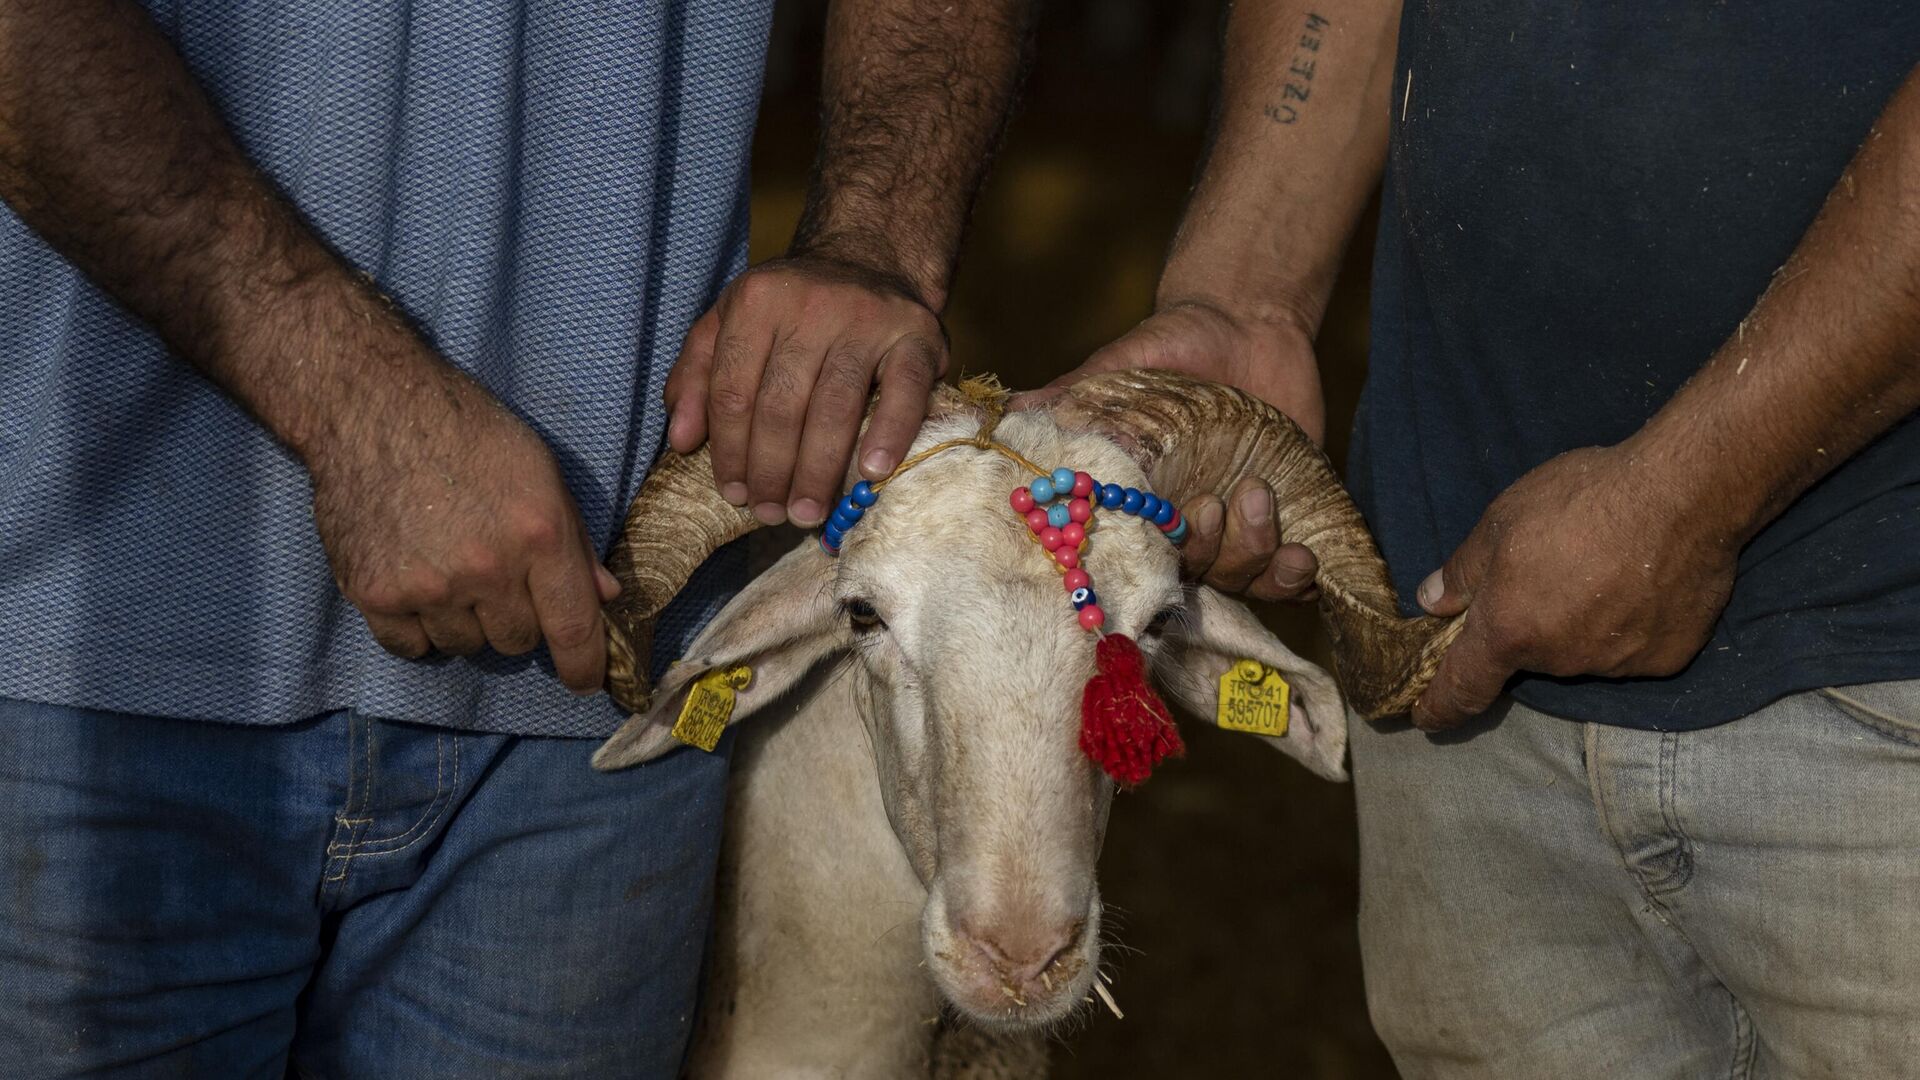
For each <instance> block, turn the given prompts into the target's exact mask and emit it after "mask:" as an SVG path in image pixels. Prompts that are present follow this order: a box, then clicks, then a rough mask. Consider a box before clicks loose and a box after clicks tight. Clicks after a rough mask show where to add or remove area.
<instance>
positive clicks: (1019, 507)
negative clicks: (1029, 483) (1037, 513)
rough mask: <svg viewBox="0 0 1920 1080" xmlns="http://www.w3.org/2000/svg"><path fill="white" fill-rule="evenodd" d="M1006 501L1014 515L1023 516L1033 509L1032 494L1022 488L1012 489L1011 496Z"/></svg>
mask: <svg viewBox="0 0 1920 1080" xmlns="http://www.w3.org/2000/svg"><path fill="white" fill-rule="evenodd" d="M1007 501H1008V502H1010V503H1012V504H1013V512H1014V513H1016V514H1024V513H1026V512H1027V511H1029V510H1031V509H1033V492H1031V491H1029V490H1028V489H1026V488H1024V487H1017V488H1014V489H1013V494H1012V495H1009V496H1007Z"/></svg>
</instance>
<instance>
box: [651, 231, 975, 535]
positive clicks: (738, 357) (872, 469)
mask: <svg viewBox="0 0 1920 1080" xmlns="http://www.w3.org/2000/svg"><path fill="white" fill-rule="evenodd" d="M946 370H947V339H946V333H945V331H944V330H943V329H942V328H941V326H940V319H939V317H938V316H936V315H935V314H934V313H933V311H932V310H931V309H930V308H929V307H927V306H926V305H925V304H923V303H921V302H920V301H919V300H918V299H915V298H914V297H913V295H912V294H911V293H910V292H909V291H908V289H907V288H906V287H905V286H904V285H901V284H897V283H895V282H893V281H891V280H889V279H888V278H887V277H885V276H883V275H880V274H876V273H873V272H870V271H867V270H864V269H862V268H860V267H857V266H854V265H851V264H848V263H842V262H837V261H834V260H831V259H828V258H824V257H821V256H814V255H803V256H799V257H794V258H785V259H775V260H772V261H770V262H765V263H761V264H760V265H759V266H756V267H754V268H753V269H751V270H749V271H747V272H746V273H745V274H742V275H741V276H740V277H738V278H736V279H735V280H734V281H733V283H732V284H731V285H729V286H727V289H726V291H725V292H723V293H721V294H720V299H719V301H718V302H717V303H716V304H714V306H713V310H711V311H709V312H707V313H706V315H704V316H702V317H701V318H700V320H699V321H698V322H696V323H694V324H693V329H692V330H691V331H690V332H689V333H688V334H687V340H686V344H685V345H683V346H682V347H681V350H680V359H679V360H678V361H677V362H676V363H675V364H674V368H673V374H672V375H670V376H669V377H668V379H667V390H666V398H667V407H668V409H669V410H671V419H670V421H669V422H668V427H667V439H668V442H669V443H670V444H671V445H672V446H673V448H674V449H675V450H677V451H679V452H680V453H683V454H685V453H690V452H692V451H693V450H694V449H695V448H697V447H698V446H699V445H700V443H701V442H702V441H703V440H704V441H706V442H708V443H710V444H711V449H712V454H713V477H714V482H715V483H716V484H718V485H719V487H720V492H721V494H722V495H723V496H724V497H725V498H726V499H727V501H729V502H731V503H733V504H734V505H736V506H751V507H753V512H754V516H755V517H757V518H759V519H760V520H761V521H762V522H764V523H766V524H768V525H778V524H780V523H781V522H782V521H786V520H788V519H791V520H792V521H793V523H794V524H796V525H800V526H802V527H805V528H812V527H814V526H816V525H818V524H820V522H821V521H823V520H825V518H826V515H827V512H828V510H830V509H831V508H832V506H833V503H834V500H835V499H836V498H838V497H839V494H840V487H841V485H842V483H843V482H844V479H845V477H846V473H847V462H848V458H849V456H850V455H851V453H852V451H853V443H854V439H855V437H856V436H857V435H858V434H859V431H860V420H861V417H862V416H863V415H864V414H865V411H866V406H867V398H868V393H869V391H871V390H872V389H873V387H874V385H875V384H876V383H878V385H879V388H880V399H879V404H878V405H877V406H876V407H875V409H874V414H873V422H872V423H871V424H870V425H868V428H867V434H866V437H865V439H864V440H863V441H862V442H861V446H860V471H861V472H862V474H864V475H865V476H866V477H867V478H868V479H873V480H877V479H879V478H880V477H883V476H885V475H886V474H887V473H888V472H889V471H891V470H892V469H893V467H894V466H895V465H897V464H899V462H900V460H901V458H902V457H903V456H904V455H905V454H906V450H907V447H908V446H909V445H911V444H912V442H913V437H914V435H915V433H917V432H918V431H919V430H920V421H921V420H923V419H925V417H926V412H927V393H928V391H929V390H931V389H932V387H933V384H934V383H935V382H936V381H938V380H939V378H940V377H941V376H942V375H944V374H946Z"/></svg>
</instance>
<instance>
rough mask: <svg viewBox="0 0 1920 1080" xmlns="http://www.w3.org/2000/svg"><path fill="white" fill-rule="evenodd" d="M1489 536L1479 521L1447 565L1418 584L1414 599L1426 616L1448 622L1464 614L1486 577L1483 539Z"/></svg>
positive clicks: (1485, 548)
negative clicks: (1447, 620) (1432, 616)
mask: <svg viewBox="0 0 1920 1080" xmlns="http://www.w3.org/2000/svg"><path fill="white" fill-rule="evenodd" d="M1488 532H1489V530H1488V528H1487V523H1486V522H1485V521H1484V520H1483V521H1481V522H1480V524H1479V525H1477V526H1475V527H1474V530H1473V532H1471V533H1469V534H1467V539H1466V540H1465V541H1464V542H1463V543H1461V545H1460V546H1459V547H1458V548H1455V549H1454V552H1453V557H1452V558H1450V559H1448V560H1447V562H1446V565H1445V566H1442V567H1441V568H1440V569H1438V570H1435V571H1434V572H1433V573H1431V574H1428V575H1427V579H1426V580H1425V581H1422V582H1421V583H1420V591H1419V593H1418V596H1417V599H1418V600H1419V601H1420V606H1421V607H1422V608H1424V609H1425V610H1426V612H1427V614H1429V615H1438V616H1441V617H1442V618H1448V617H1451V616H1454V615H1458V614H1460V613H1461V612H1463V611H1465V610H1467V605H1468V604H1469V603H1471V602H1472V600H1473V594H1474V592H1475V591H1477V590H1478V589H1479V587H1480V579H1481V578H1482V577H1483V576H1484V575H1485V573H1486V568H1487V559H1488V557H1489V555H1490V553H1491V552H1490V548H1489V546H1488V541H1487V539H1486V537H1487V535H1488Z"/></svg>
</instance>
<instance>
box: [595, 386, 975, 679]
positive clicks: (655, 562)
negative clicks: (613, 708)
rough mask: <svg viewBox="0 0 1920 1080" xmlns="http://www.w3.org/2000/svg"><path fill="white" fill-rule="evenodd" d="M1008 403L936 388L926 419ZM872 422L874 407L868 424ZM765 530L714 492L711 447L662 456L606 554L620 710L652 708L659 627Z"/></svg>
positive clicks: (611, 670)
mask: <svg viewBox="0 0 1920 1080" xmlns="http://www.w3.org/2000/svg"><path fill="white" fill-rule="evenodd" d="M1003 397H1004V392H1003V391H1001V390H1000V389H999V387H998V384H996V383H992V382H991V381H990V380H988V381H975V382H972V383H969V384H967V385H965V386H962V387H960V388H958V389H956V388H954V387H950V386H945V385H940V386H936V387H934V389H933V393H932V395H931V397H930V398H929V400H928V410H927V418H928V419H930V420H931V419H937V418H939V417H942V416H947V415H952V414H953V413H955V412H958V411H961V410H970V411H974V412H983V411H984V409H985V408H986V407H987V406H986V404H985V403H986V402H989V401H991V402H993V405H992V407H993V408H995V409H997V408H998V407H999V404H998V403H999V400H1000V399H1001V398H1003ZM872 416H873V408H872V404H871V403H869V405H868V408H867V417H868V418H869V419H871V418H872ZM848 482H849V483H851V482H852V480H851V479H849V481H848ZM760 527H761V525H760V522H759V520H758V519H757V518H755V517H754V516H753V514H752V512H750V511H748V510H746V509H744V508H742V507H738V506H734V505H733V504H732V503H729V502H727V501H726V500H725V499H723V498H721V497H720V493H719V492H718V491H717V490H715V488H714V483H713V459H712V458H711V457H710V456H709V454H708V452H707V447H706V446H705V445H702V446H701V447H700V448H699V449H698V450H695V451H694V452H693V453H691V454H685V455H682V454H676V453H674V452H673V451H671V450H668V451H666V452H664V453H662V454H661V455H660V459H659V460H658V461H657V462H655V463H654V467H653V471H652V472H651V473H649V474H648V475H647V479H646V482H645V483H644V484H642V485H641V487H640V494H638V495H636V496H634V499H633V505H632V506H630V507H628V508H627V520H626V524H625V525H623V526H622V527H621V530H620V536H619V538H618V539H616V540H615V541H614V543H613V549H612V550H611V551H609V552H608V553H607V569H608V570H609V571H611V572H612V573H613V576H614V577H615V578H616V579H617V580H618V581H619V582H620V595H619V596H617V597H615V598H614V599H613V602H612V603H610V604H607V605H606V606H605V607H604V608H602V609H601V616H602V618H603V621H604V622H605V623H606V627H607V692H608V693H609V694H611V695H612V697H613V700H614V701H615V702H617V703H619V705H620V707H621V708H624V709H626V710H627V711H629V712H636V713H637V712H643V711H645V709H646V707H647V698H648V696H649V695H650V694H651V693H652V692H653V680H652V679H651V678H650V671H651V666H652V657H653V624H654V620H656V619H658V618H659V617H660V612H661V610H662V609H664V608H665V607H666V606H667V603H668V602H669V601H671V600H672V599H673V598H674V596H675V595H677V594H678V593H679V592H680V590H681V589H683V588H685V587H686V584H687V579H689V578H691V577H692V576H693V572H694V571H695V570H698V569H699V568H700V564H701V563H703V562H706V561H707V557H708V556H709V555H712V554H713V553H714V552H715V551H717V550H719V548H720V546H721V545H722V544H725V543H728V542H730V541H733V540H737V539H739V538H740V537H742V536H745V535H747V534H748V533H750V532H752V531H754V530H755V529H758V528H760Z"/></svg>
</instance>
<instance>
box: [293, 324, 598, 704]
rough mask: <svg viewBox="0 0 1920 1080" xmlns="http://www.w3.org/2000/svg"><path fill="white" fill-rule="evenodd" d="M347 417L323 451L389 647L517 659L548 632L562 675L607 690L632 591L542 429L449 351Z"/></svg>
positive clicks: (344, 579)
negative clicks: (612, 640)
mask: <svg viewBox="0 0 1920 1080" xmlns="http://www.w3.org/2000/svg"><path fill="white" fill-rule="evenodd" d="M369 399H371V400H375V401H379V402H381V403H382V407H379V408H376V409H369V410H365V411H360V410H356V411H355V414H354V415H351V416H344V417H341V418H339V419H337V420H335V421H334V422H332V423H330V424H329V425H328V429H327V430H328V433H327V435H326V436H325V440H324V442H323V443H321V444H319V446H318V447H317V449H315V451H314V452H311V453H309V454H308V465H309V467H310V468H311V470H312V472H313V483H314V500H313V507H314V519H315V522H316V523H317V524H318V526H319V529H320V539H321V542H322V543H323V544H324V545H325V546H326V550H327V555H328V558H329V560H330V561H331V562H332V565H333V571H334V577H335V579H336V580H337V581H338V582H339V585H340V591H341V592H342V593H344V594H345V595H346V597H347V599H348V600H349V601H351V602H352V603H353V604H354V606H356V607H358V608H359V609H360V611H361V613H362V614H364V615H365V616H366V619H367V626H368V627H369V628H370V629H372V631H373V635H374V637H375V638H376V639H378V640H379V642H380V644H381V645H382V646H384V647H385V648H386V649H387V651H389V652H392V653H394V654H395V655H398V656H403V657H408V658H414V657H419V656H423V655H425V654H426V653H427V652H428V651H429V650H430V649H432V650H438V651H439V652H442V653H451V654H458V655H465V654H468V653H473V652H477V651H479V649H480V648H481V647H482V646H483V645H491V646H493V648H494V650H495V651H497V652H500V653H504V654H507V655H516V654H519V653H524V652H528V651H530V650H531V649H533V648H534V646H536V645H538V644H539V643H540V640H541V639H542V638H545V639H546V641H547V644H548V647H549V649H550V650H551V652H552V654H553V664H554V668H555V669H556V670H557V671H558V672H559V675H560V678H561V681H563V682H565V683H566V684H567V686H569V687H571V688H572V689H573V690H575V691H576V692H579V693H591V692H593V691H595V690H598V689H599V688H600V684H601V681H602V680H603V679H604V678H605V675H606V642H605V639H604V637H603V636H602V635H603V631H602V629H601V624H600V605H601V604H602V603H604V602H605V601H608V600H611V599H613V597H614V596H615V595H617V594H618V593H619V591H620V587H619V585H618V583H616V582H615V580H614V578H613V575H611V574H609V573H608V572H607V571H606V569H605V568H604V567H602V566H600V565H599V562H598V560H597V558H596V556H595V553H594V548H593V544H592V542H591V541H590V540H589V539H588V537H587V535H586V531H585V529H584V527H583V526H582V525H581V522H580V514H579V511H578V510H577V509H576V508H575V506H574V503H573V499H572V497H571V496H570V495H569V494H568V493H567V489H566V485H565V484H564V483H563V482H562V480H561V477H560V471H559V469H558V468H557V467H556V466H555V465H554V461H553V456H552V455H551V454H550V453H549V452H548V451H547V448H546V446H545V445H544V444H542V443H541V441H540V439H539V437H538V436H537V435H535V434H534V433H533V432H532V431H531V430H529V429H528V428H527V426H526V425H525V424H523V423H521V422H520V421H519V419H517V418H516V417H514V416H513V414H512V413H510V412H508V411H507V410H506V408H505V407H504V406H502V405H500V404H499V402H497V401H495V400H494V399H493V397H492V396H491V395H489V394H488V393H487V392H486V391H485V390H483V389H482V388H480V387H479V386H478V385H476V384H474V383H473V382H472V381H470V380H468V379H467V378H466V377H465V376H463V375H461V374H459V373H458V372H455V371H454V370H452V369H451V368H447V367H445V366H444V365H443V364H440V363H439V362H438V361H437V360H430V361H427V364H426V367H425V371H424V373H423V377H421V378H420V379H419V381H417V382H411V383H410V384H409V392H407V393H405V394H404V395H402V394H392V395H389V394H384V393H383V394H375V395H369Z"/></svg>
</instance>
